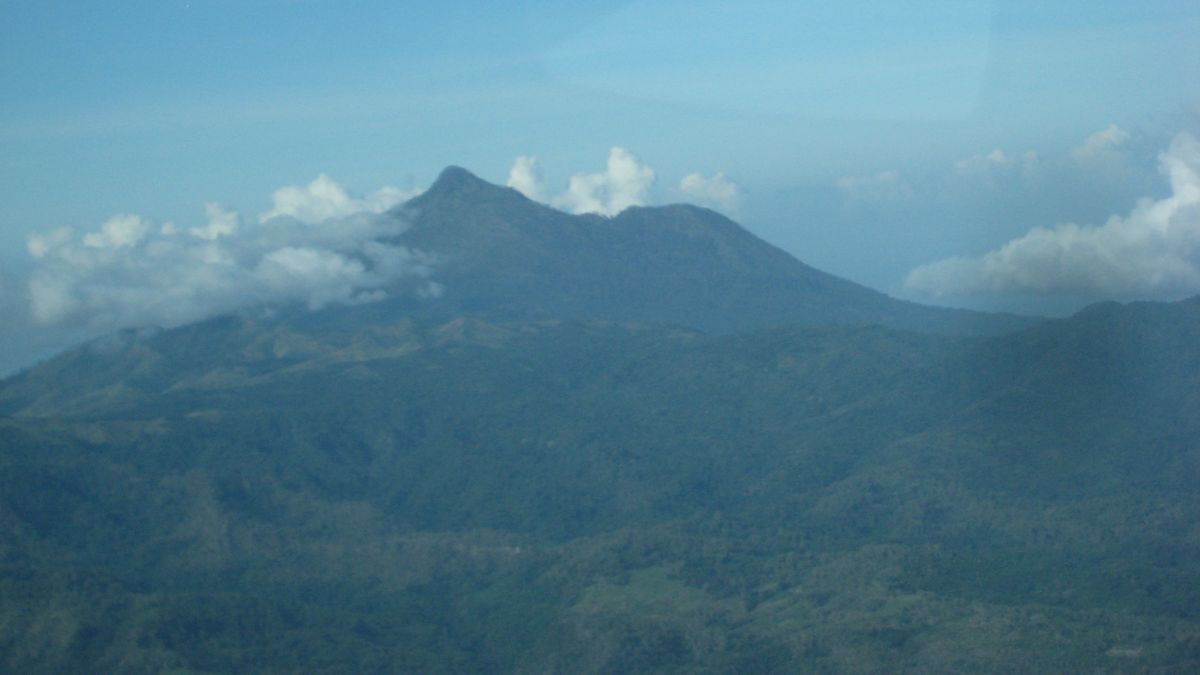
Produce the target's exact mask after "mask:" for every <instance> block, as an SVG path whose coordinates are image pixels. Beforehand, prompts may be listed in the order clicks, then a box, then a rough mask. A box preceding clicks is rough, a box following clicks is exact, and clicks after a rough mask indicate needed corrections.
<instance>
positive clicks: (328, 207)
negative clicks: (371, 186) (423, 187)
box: [258, 174, 419, 224]
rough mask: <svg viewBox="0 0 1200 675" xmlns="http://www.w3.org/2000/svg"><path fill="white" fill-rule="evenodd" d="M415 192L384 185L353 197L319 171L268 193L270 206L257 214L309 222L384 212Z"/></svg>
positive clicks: (265, 216) (414, 194) (261, 219)
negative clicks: (307, 180) (306, 179)
mask: <svg viewBox="0 0 1200 675" xmlns="http://www.w3.org/2000/svg"><path fill="white" fill-rule="evenodd" d="M417 192H419V190H401V189H400V188H395V187H391V186H385V187H382V188H380V189H378V190H376V191H375V192H372V193H371V194H369V195H367V196H366V197H364V198H362V199H356V198H354V197H352V196H351V195H350V194H349V193H347V192H346V190H345V188H343V187H342V186H341V185H338V184H337V182H335V181H334V180H333V179H332V178H330V177H329V176H326V175H325V174H321V175H319V176H317V177H316V179H314V180H313V181H312V182H311V183H309V184H308V185H303V186H301V185H289V186H286V187H281V188H279V189H278V190H276V191H275V192H274V193H273V194H272V195H271V202H272V207H271V209H270V210H269V211H267V212H265V213H263V214H262V215H260V216H259V217H258V221H259V222H260V223H262V222H266V221H268V220H271V219H272V218H278V217H280V216H288V217H291V218H295V219H296V220H299V221H300V222H302V223H310V224H311V223H319V222H322V221H325V220H329V219H331V218H345V217H346V216H350V215H353V214H356V213H363V212H367V213H383V212H384V211H386V210H388V209H390V208H392V207H393V206H395V205H396V204H399V203H400V202H402V201H405V200H407V199H409V198H410V197H415V196H416V194H417Z"/></svg>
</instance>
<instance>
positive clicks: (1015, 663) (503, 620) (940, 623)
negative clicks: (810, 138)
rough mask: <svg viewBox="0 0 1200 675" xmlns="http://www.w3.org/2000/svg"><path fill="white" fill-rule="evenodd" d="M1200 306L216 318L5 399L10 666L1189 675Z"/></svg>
mask: <svg viewBox="0 0 1200 675" xmlns="http://www.w3.org/2000/svg"><path fill="white" fill-rule="evenodd" d="M1198 337H1200V301H1197V300H1190V301H1187V302H1183V303H1174V304H1134V305H1127V306H1119V305H1101V306H1096V307H1093V308H1089V309H1088V310H1085V311H1084V312H1082V313H1080V314H1079V315H1077V316H1075V317H1073V318H1071V319H1068V320H1062V321H1051V322H1046V323H1044V324H1040V325H1037V326H1034V327H1032V328H1030V329H1027V330H1025V331H1023V332H1019V333H1016V334H1012V335H1008V336H1000V337H975V338H971V337H945V336H930V335H921V334H916V333H908V332H900V331H896V330H893V329H887V328H880V327H870V326H861V327H837V326H826V327H794V328H776V329H769V330H763V331H757V332H749V333H739V334H733V335H706V334H703V333H699V332H695V331H692V330H690V329H685V328H664V327H655V326H648V325H642V324H622V323H611V322H597V321H518V322H496V321H483V320H479V319H472V318H465V317H463V318H459V319H455V320H452V321H447V322H442V321H428V322H424V321H420V320H415V321H414V320H399V321H396V322H393V323H391V324H388V325H383V324H381V323H375V324H373V325H371V326H368V327H365V328H361V329H356V328H353V327H344V328H343V329H341V330H338V331H334V330H329V328H328V326H326V327H321V328H317V327H309V328H304V327H300V326H297V325H295V324H294V323H289V322H288V321H285V320H283V319H279V320H261V319H260V320H252V319H244V318H226V319H220V320H214V321H210V322H205V323H201V324H194V325H190V326H185V327H182V328H178V329H173V330H169V331H141V332H136V331H131V332H127V333H123V334H120V335H117V336H114V337H112V338H109V339H106V340H102V341H98V342H95V343H92V344H89V345H87V346H84V347H82V348H80V349H78V350H75V351H72V352H68V353H66V354H64V355H62V356H60V357H57V358H56V359H53V360H51V361H49V362H47V363H45V364H42V365H41V366H39V367H37V368H34V369H32V370H29V371H26V372H24V373H22V374H21V375H19V376H17V377H14V378H11V379H9V380H7V381H6V382H4V383H3V385H2V386H0V413H2V414H3V415H4V417H3V418H0V448H2V449H3V452H0V480H2V481H3V483H2V485H0V494H2V495H3V499H0V527H3V531H4V537H3V538H2V539H0V546H2V547H3V548H2V553H0V564H2V565H3V569H2V573H0V584H2V585H3V592H2V593H0V597H2V598H3V602H0V612H2V614H0V653H2V654H3V655H4V656H3V663H4V666H5V668H7V669H9V670H13V671H16V672H38V671H41V672H61V671H80V670H100V671H110V672H120V671H123V672H160V671H170V670H176V671H179V672H231V671H252V672H294V671H298V670H299V671H305V672H399V671H435V670H448V671H463V672H466V671H480V670H500V671H522V672H527V671H536V672H544V671H580V672H627V671H631V670H634V671H660V672H671V671H690V672H695V671H713V672H716V671H724V672H760V671H761V672H771V671H778V672H794V671H796V670H810V671H828V672H847V671H872V670H881V669H886V670H902V671H913V672H930V671H962V670H974V671H1008V672H1011V671H1013V670H1040V671H1047V672H1063V671H1088V672H1093V671H1143V670H1170V671H1176V672H1178V671H1181V670H1190V669H1194V668H1196V667H1200V616H1198V615H1197V611H1198V610H1197V608H1200V590H1198V589H1200V530H1198V529H1197V525H1196V523H1198V522H1200V499H1198V497H1200V495H1198V494H1197V487H1196V486H1197V485H1198V484H1200V481H1198V480H1197V478H1200V475H1198V474H1200V454H1198V452H1200V448H1198V446H1197V439H1198V438H1200V429H1198V428H1197V425H1198V424H1200V422H1197V420H1200V400H1198V393H1197V392H1200V381H1198V380H1200V341H1198V340H1197V338H1198Z"/></svg>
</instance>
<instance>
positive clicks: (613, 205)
mask: <svg viewBox="0 0 1200 675" xmlns="http://www.w3.org/2000/svg"><path fill="white" fill-rule="evenodd" d="M653 183H654V170H653V169H651V168H650V167H648V166H646V165H645V164H642V163H641V162H640V161H638V158H637V157H635V156H634V155H633V153H632V152H630V151H628V150H626V149H625V148H620V147H614V148H612V149H611V150H609V152H608V164H607V166H606V167H605V170H604V171H602V172H598V173H577V174H575V175H574V176H571V182H570V184H569V185H568V187H567V191H566V192H565V193H564V194H562V195H559V197H558V198H557V199H556V200H555V202H556V203H557V204H558V205H560V206H562V207H563V208H565V209H566V210H568V211H570V212H571V213H599V214H600V215H603V216H615V215H616V214H618V213H620V212H621V211H624V210H625V209H627V208H629V207H630V206H641V205H643V204H645V203H646V194H647V193H648V192H649V190H650V186H651V185H652V184H653Z"/></svg>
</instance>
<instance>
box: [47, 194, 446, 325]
mask: <svg viewBox="0 0 1200 675" xmlns="http://www.w3.org/2000/svg"><path fill="white" fill-rule="evenodd" d="M406 194H407V193H404V192H403V191H400V190H396V189H395V188H383V189H380V190H377V191H376V192H373V193H371V194H370V195H368V196H366V197H362V198H358V197H354V196H352V195H350V194H349V193H348V192H347V191H346V190H345V188H343V187H342V186H341V185H339V184H338V183H336V182H335V181H333V180H332V179H330V178H329V177H328V176H325V175H321V176H319V177H318V178H317V179H316V180H314V181H312V182H311V183H309V184H308V185H307V186H303V187H295V186H292V187H286V188H281V189H280V190H277V191H275V193H274V195H273V202H274V204H273V207H272V208H271V210H269V211H267V212H266V213H264V214H262V215H261V216H260V217H259V218H258V222H256V223H253V224H249V225H247V224H245V223H243V222H242V219H241V217H240V216H239V215H238V214H237V213H236V212H234V211H231V210H227V209H225V208H222V207H221V206H219V205H217V204H212V203H210V204H207V205H206V206H205V211H206V214H207V216H208V222H207V224H206V225H204V226H202V227H192V228H188V229H187V230H186V231H183V230H182V229H181V228H178V227H176V226H175V225H174V224H172V223H170V222H166V223H155V222H153V221H151V220H149V219H147V218H143V217H142V216H139V215H135V214H120V215H116V216H113V217H112V218H110V219H109V220H107V221H106V222H104V223H103V224H101V225H100V227H99V228H98V229H96V230H94V231H91V232H84V233H83V234H82V235H81V236H78V237H77V236H76V235H75V233H74V232H73V231H71V230H70V229H65V228H64V229H59V230H54V231H51V232H47V233H35V234H31V235H29V237H28V238H27V245H28V250H29V253H30V255H31V256H32V257H33V258H34V260H35V268H34V270H33V273H32V275H31V277H30V281H29V285H28V289H29V309H30V313H31V315H32V317H33V319H34V320H35V321H37V322H38V323H41V324H46V325H82V326H87V327H89V328H93V329H111V328H117V327H122V326H134V325H146V324H158V325H177V324H181V323H186V322H189V321H194V320H198V319H201V318H204V317H207V316H210V315H213V314H217V313H221V312H228V311H233V310H238V309H242V308H246V307H252V306H256V305H268V304H279V303H302V304H305V305H307V306H308V307H310V308H313V309H317V308H320V307H324V306H327V305H330V304H356V303H364V302H373V301H377V300H380V299H382V298H384V297H386V296H387V294H388V293H391V292H394V291H395V289H396V287H397V285H398V284H402V283H405V282H404V280H406V279H407V280H409V282H407V283H409V285H410V286H411V287H412V288H410V290H413V291H416V290H418V289H417V288H416V287H418V286H421V285H422V284H424V285H425V288H424V289H423V290H422V291H421V292H423V293H425V294H429V293H434V292H436V288H437V287H436V286H432V285H429V284H430V282H429V281H428V278H429V277H430V275H431V273H432V264H433V261H432V259H431V258H430V256H427V255H425V254H422V253H420V252H417V251H413V250H410V249H408V248H405V247H403V246H399V245H396V244H394V243H391V241H392V238H393V237H395V236H396V235H398V234H400V233H401V232H402V231H403V230H404V229H405V223H404V222H402V221H401V220H399V219H398V218H397V217H396V216H394V215H392V214H387V213H384V211H386V210H387V209H388V208H389V207H390V206H391V205H393V204H395V203H397V202H399V201H401V200H402V199H404V198H405V196H406Z"/></svg>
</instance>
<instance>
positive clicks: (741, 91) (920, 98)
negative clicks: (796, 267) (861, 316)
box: [0, 0, 1200, 373]
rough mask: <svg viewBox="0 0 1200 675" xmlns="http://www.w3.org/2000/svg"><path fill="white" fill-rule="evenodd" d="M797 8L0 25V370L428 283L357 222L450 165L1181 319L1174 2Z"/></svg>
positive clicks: (1188, 44) (940, 294)
mask: <svg viewBox="0 0 1200 675" xmlns="http://www.w3.org/2000/svg"><path fill="white" fill-rule="evenodd" d="M808 4H811V5H816V4H817V3H796V2H744V3H716V2H704V1H700V2H581V3H550V2H529V3H519V4H518V3H513V6H507V3H470V2H468V3H454V6H451V7H440V6H436V5H435V4H434V3H390V2H388V3H385V2H332V1H331V2H322V1H319V0H309V1H291V2H284V1H277V2H267V1H261V0H243V1H241V2H204V1H202V0H192V1H190V2H182V1H179V2H176V1H171V0H156V1H153V2H120V3H70V4H69V5H68V4H64V3H45V2H25V1H22V0H16V1H9V2H3V3H0V311H2V312H3V313H4V317H5V319H6V320H5V321H4V325H3V326H0V342H2V343H3V345H4V347H5V349H4V355H3V357H0V373H3V372H8V371H10V370H12V369H13V368H16V367H19V366H20V365H23V364H25V363H28V362H29V361H30V360H31V359H33V358H36V357H40V356H44V355H45V354H47V353H48V352H50V351H53V350H55V349H58V348H61V347H63V346H66V345H67V344H68V343H69V342H70V341H72V340H74V339H78V338H79V337H82V336H86V335H89V334H93V333H95V332H97V331H101V330H109V329H111V328H112V327H114V326H118V325H121V324H122V323H123V322H155V321H156V320H158V321H161V322H168V323H169V322H170V321H172V320H184V319H190V318H194V317H192V316H190V315H188V316H180V317H176V318H172V316H171V315H169V314H166V313H158V314H156V313H155V312H154V311H150V310H146V311H131V310H130V307H129V306H127V305H123V304H122V303H130V302H134V301H135V300H136V302H137V303H138V304H139V306H145V305H146V303H149V305H150V306H152V307H157V306H161V307H163V308H164V309H163V312H166V311H167V309H169V308H170V307H172V298H174V297H178V296H179V294H190V293H193V291H194V289H193V288H191V287H185V286H186V284H189V283H197V284H199V283H206V284H210V286H206V288H209V291H210V292H209V294H208V295H205V296H204V298H205V302H207V303H208V304H203V306H204V307H208V308H211V310H212V311H221V310H224V309H228V308H229V306H230V303H231V302H232V300H231V298H233V297H235V296H236V295H237V294H238V293H243V292H247V290H246V289H250V292H253V293H254V294H256V297H260V298H262V299H264V300H266V301H301V302H307V303H309V304H310V305H313V306H319V305H322V304H324V303H328V302H367V301H370V300H371V298H372V297H374V296H373V295H372V294H373V293H375V292H377V289H378V288H380V287H382V285H384V284H387V283H391V282H393V281H394V280H395V279H397V278H400V277H405V278H407V277H412V278H414V279H425V278H426V277H430V275H431V274H432V277H431V278H434V279H435V278H436V271H433V272H432V273H431V272H430V271H429V270H428V269H426V267H425V265H424V262H422V261H421V260H414V259H412V258H411V257H406V256H410V253H409V252H404V251H399V250H392V249H388V248H387V247H386V246H385V247H382V248H381V247H380V246H378V245H377V244H378V242H376V240H375V238H374V237H376V235H379V233H380V230H379V227H378V226H377V224H372V223H371V221H370V219H369V217H368V216H370V215H371V214H374V213H378V212H380V211H381V210H383V209H386V208H387V207H388V206H390V205H391V204H393V203H395V202H397V201H398V200H402V199H404V198H407V197H408V196H411V195H412V194H415V193H417V192H419V191H420V190H421V189H422V188H424V187H427V186H428V185H429V184H430V183H431V182H432V181H433V179H434V178H435V177H436V176H437V174H438V172H439V171H440V170H441V169H442V168H443V167H445V166H446V165H449V164H457V165H461V166H464V167H466V168H468V169H470V170H471V171H473V172H475V173H476V174H478V175H479V176H480V177H482V178H484V179H485V180H489V181H491V182H495V183H499V184H505V183H509V184H511V185H513V186H514V187H517V188H518V189H520V190H522V192H525V193H526V194H527V195H529V196H530V197H532V198H535V199H539V200H541V201H545V202H547V203H550V204H552V205H554V206H557V207H559V208H562V209H564V210H568V211H579V212H582V211H595V212H600V213H611V212H614V211H617V210H619V209H620V208H623V207H624V206H627V205H629V204H642V203H644V204H659V203H668V202H675V201H692V202H697V203H701V204H704V205H706V206H710V207H712V208H716V209H717V210H720V211H722V212H725V213H726V214H728V215H730V216H731V217H733V218H734V219H735V220H737V221H738V222H740V223H742V224H743V225H745V226H746V227H747V228H749V229H750V230H751V231H753V232H755V233H756V234H758V235H759V236H761V237H763V238H764V239H766V240H767V241H769V242H771V243H773V244H775V245H777V246H780V247H781V248H783V249H785V250H787V251H788V252H790V253H792V254H793V255H795V256H796V257H798V258H800V259H801V260H803V261H804V262H806V263H809V264H811V265H813V266H815V267H818V268H820V269H824V270H826V271H829V272H832V273H835V274H838V275H841V276H844V277H847V278H850V279H852V280H855V281H858V282H860V283H864V284H867V285H869V286H872V287H875V288H878V289H880V290H883V291H885V292H888V293H890V294H893V295H897V296H900V297H904V298H908V299H913V300H918V301H922V302H931V303H941V304H953V305H959V306H970V307H977V308H998V309H1008V310H1017V311H1027V312H1049V313H1062V312H1068V311H1071V310H1073V309H1076V308H1078V307H1079V306H1081V305H1082V304H1085V303H1087V302H1091V301H1095V300H1099V299H1105V298H1114V299H1120V300H1131V299H1141V298H1147V299H1172V298H1178V297H1183V296H1186V295H1191V294H1195V293H1200V142H1198V141H1197V139H1200V77H1197V73H1200V40H1197V39H1196V36H1197V35H1200V4H1198V3H1196V2H1195V1H1194V0H1190V1H1186V2H1139V3H1131V2H1125V1H1120V2H1087V3H1084V2H1079V3H1047V2H1004V1H1001V0H996V1H994V2H973V1H971V0H959V1H955V2H929V3H899V2H868V1H865V0H856V1H855V0H852V1H847V2H841V3H828V4H830V5H835V6H834V7H826V8H821V9H818V8H814V7H811V6H806V5H808ZM502 5H505V6H502ZM567 5H570V6H569V7H568V6H567ZM321 223H325V224H326V227H327V228H330V227H334V225H335V224H336V226H337V227H340V228H343V230H339V232H344V233H348V234H341V235H339V236H338V237H333V238H331V237H327V236H325V237H321V236H316V235H315V234H314V230H312V229H311V227H312V226H316V225H320V224H321ZM66 228H69V231H68V229H66ZM221 246H224V248H221ZM155 255H156V256H159V257H158V258H156V259H155V260H156V261H157V262H154V263H153V264H151V263H149V262H147V261H148V260H149V258H148V257H147V256H155ZM221 256H225V258H223V260H226V262H227V263H228V261H232V260H235V259H236V260H237V261H244V260H248V261H250V262H245V263H244V264H243V262H237V264H236V265H235V267H234V268H233V269H236V271H237V273H238V275H240V276H237V277H236V283H235V282H233V281H229V280H227V279H222V280H220V283H219V284H217V281H214V280H213V279H212V278H211V275H210V274H208V272H210V271H211V269H210V268H209V267H204V265H211V264H212V263H213V260H215V259H217V258H220V257H221ZM238 256H241V257H240V258H239V257H238ZM306 256H307V257H306ZM359 259H361V260H365V261H371V263H370V264H369V265H366V266H365V267H364V266H363V265H358V266H357V267H356V266H355V265H356V262H355V261H356V260H359ZM229 264H233V263H229ZM188 265H192V267H188ZM318 267H319V269H320V270H322V272H321V274H322V275H324V276H319V275H315V274H314V273H313V272H312V270H314V269H316V268H318ZM165 270H183V271H184V272H187V274H183V273H181V274H179V275H177V277H176V278H174V279H173V284H174V285H173V286H172V287H171V288H170V289H169V292H168V290H163V289H161V288H159V287H158V286H153V287H150V286H143V287H136V288H131V287H129V286H120V287H119V288H118V290H119V291H120V292H113V293H111V294H109V295H107V296H105V298H104V299H103V303H105V304H103V306H101V305H99V304H96V303H99V302H100V301H99V300H94V301H93V300H89V301H88V302H91V303H92V304H88V302H84V301H81V300H79V298H78V297H77V295H78V293H79V292H80V289H82V288H94V287H105V286H106V282H107V281H108V278H107V277H106V276H105V275H109V276H111V277H114V278H115V277H119V276H122V275H126V276H128V275H133V274H136V273H145V274H150V273H165ZM299 270H303V271H304V273H305V274H306V275H307V276H304V277H303V279H300V278H299V277H298V276H297V275H298V274H299ZM381 270H382V271H381ZM139 271H140V272H139ZM155 271H157V272H155ZM212 284H217V285H212ZM430 288H434V286H430ZM156 303H157V304H156ZM174 306H176V307H178V305H174ZM97 317H104V319H103V321H101V320H100V319H98V318H97Z"/></svg>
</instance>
